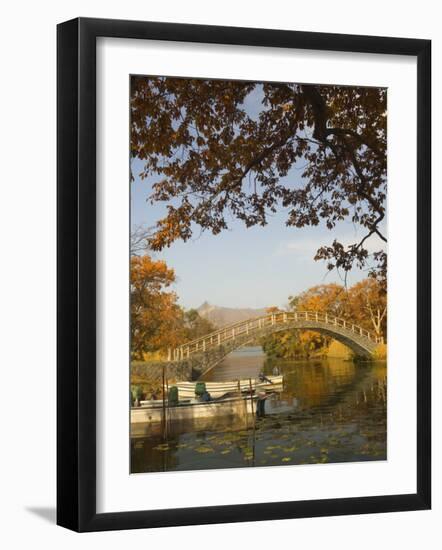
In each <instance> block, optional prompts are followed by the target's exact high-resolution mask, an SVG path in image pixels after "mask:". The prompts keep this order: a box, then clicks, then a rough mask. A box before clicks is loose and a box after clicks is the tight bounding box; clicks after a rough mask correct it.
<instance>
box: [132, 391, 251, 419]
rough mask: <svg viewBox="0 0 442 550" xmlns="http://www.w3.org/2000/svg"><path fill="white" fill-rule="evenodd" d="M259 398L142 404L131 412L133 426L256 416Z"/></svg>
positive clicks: (228, 398)
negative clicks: (173, 403) (171, 405)
mask: <svg viewBox="0 0 442 550" xmlns="http://www.w3.org/2000/svg"><path fill="white" fill-rule="evenodd" d="M257 399H258V397H257V396H252V397H250V396H248V397H227V398H225V399H220V400H214V401H206V402H200V401H196V400H192V401H187V402H184V403H178V405H175V406H173V407H169V406H167V403H165V404H164V405H163V402H162V401H155V402H147V401H144V402H142V406H141V407H132V408H131V410H130V420H131V424H138V423H143V424H149V423H157V422H163V421H164V420H167V421H168V422H173V421H180V420H192V419H196V418H211V417H213V418H215V417H218V416H232V417H234V416H240V417H246V415H249V414H254V412H255V411H256V403H255V401H256V400H257Z"/></svg>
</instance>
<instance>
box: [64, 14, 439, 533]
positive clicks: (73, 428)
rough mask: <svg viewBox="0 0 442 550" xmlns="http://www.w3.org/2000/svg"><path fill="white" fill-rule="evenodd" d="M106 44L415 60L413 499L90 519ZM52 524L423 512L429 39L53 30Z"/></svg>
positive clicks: (92, 22)
mask: <svg viewBox="0 0 442 550" xmlns="http://www.w3.org/2000/svg"><path fill="white" fill-rule="evenodd" d="M98 37H116V38H132V39H151V40H166V41H182V42H196V43H210V44H229V45H238V46H239V45H247V46H267V47H273V48H281V47H283V48H302V49H310V50H324V51H335V52H355V53H377V54H396V55H405V56H414V57H416V58H417V86H418V89H417V174H416V176H417V205H416V206H417V227H418V234H417V246H418V249H417V265H418V267H417V357H416V368H417V395H416V399H417V472H416V476H417V492H416V493H415V494H398V495H385V496H373V497H361V498H337V499H326V500H309V501H293V502H273V503H265V502H263V503H260V504H241V505H226V506H210V507H199V508H181V509H176V508H175V509H167V510H140V511H134V512H118V513H102V514H101V513H97V512H96V476H97V467H96V433H97V432H96V323H97V315H96V287H97V282H96V265H95V264H96V253H97V247H96V242H95V238H94V237H95V234H96V200H97V199H96V39H97V38H98ZM57 46H58V59H57V70H58V76H57V92H58V100H57V116H58V123H57V139H58V147H57V161H58V168H57V179H58V200H57V207H58V243H57V251H58V263H57V277H58V291H57V323H58V337H57V347H58V351H57V365H58V366H57V416H58V419H57V438H58V441H57V464H58V466H57V523H58V524H59V525H61V526H64V527H67V528H69V529H72V530H75V531H103V530H110V529H134V528H146V527H162V526H177V525H195V524H209V523H224V522H241V521H257V520H273V519H284V518H302V517H318V516H326V515H346V514H367V513H375V512H376V513H378V512H396V511H406V510H424V509H429V508H430V506H431V418H430V410H431V391H430V390H431V370H430V360H431V357H430V353H431V352H430V349H431V342H430V338H431V336H430V335H431V326H430V323H431V319H430V317H431V314H430V298H431V296H430V283H431V280H430V278H431V272H430V268H431V260H430V253H431V251H430V244H431V243H430V224H431V221H430V214H431V207H430V198H431V188H430V183H431V182H430V163H431V157H430V155H431V142H430V140H431V128H430V112H431V111H430V101H431V88H430V83H431V73H430V71H431V41H429V40H417V39H408V38H387V37H375V36H352V35H338V34H323V33H312V32H295V31H283V30H267V29H265V30H264V29H254V28H234V27H218V26H202V25H188V24H186V25H185V24H172V23H158V22H139V21H119V20H107V19H88V18H86V19H84V18H79V19H74V20H71V21H67V22H64V23H61V24H60V25H58V28H57Z"/></svg>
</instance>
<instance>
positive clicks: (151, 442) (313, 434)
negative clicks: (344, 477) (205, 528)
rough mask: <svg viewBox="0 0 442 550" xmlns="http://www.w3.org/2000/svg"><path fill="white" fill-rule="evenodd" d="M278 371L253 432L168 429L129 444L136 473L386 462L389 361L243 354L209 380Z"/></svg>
mask: <svg viewBox="0 0 442 550" xmlns="http://www.w3.org/2000/svg"><path fill="white" fill-rule="evenodd" d="M275 366H276V367H278V368H279V370H280V372H281V374H283V375H284V389H283V391H282V393H279V394H277V395H274V396H272V397H271V398H269V399H268V400H267V401H266V404H265V416H264V417H263V418H258V419H256V422H255V425H254V427H253V426H248V429H246V427H245V426H244V424H243V423H242V422H241V421H240V420H238V421H233V422H232V420H228V421H226V420H224V419H222V418H220V419H219V420H218V421H217V422H216V424H214V423H213V421H210V423H208V422H204V421H201V420H200V421H193V422H189V423H186V424H185V425H183V424H180V426H176V427H174V426H171V427H170V429H169V432H168V434H167V439H166V440H165V439H164V437H163V434H162V433H160V431H159V430H157V433H156V434H155V433H152V432H153V430H150V432H149V435H146V436H142V437H137V438H134V439H132V440H131V471H132V473H136V472H157V471H171V470H201V469H210V468H238V467H250V466H255V467H256V466H276V465H278V466H280V465H285V464H286V465H293V464H312V463H314V464H316V463H325V462H360V461H366V460H385V459H386V457H387V449H386V441H387V440H386V421H387V403H386V395H387V383H386V380H387V369H386V364H385V363H383V362H379V363H366V364H365V363H364V364H354V363H352V362H348V361H343V360H340V359H328V360H308V361H293V362H288V361H278V360H272V361H271V360H266V357H265V355H264V354H263V353H262V351H261V348H244V349H242V350H239V351H237V352H235V353H232V354H231V355H230V356H228V357H227V358H226V359H225V360H224V361H223V363H221V364H220V365H219V366H218V367H216V368H215V369H213V370H212V371H210V372H209V373H207V374H206V376H205V379H206V380H213V381H222V380H234V379H237V378H239V377H241V378H248V377H250V378H255V377H256V376H257V375H258V373H259V371H260V370H263V371H264V372H265V374H267V375H269V374H272V372H273V369H274V367H275Z"/></svg>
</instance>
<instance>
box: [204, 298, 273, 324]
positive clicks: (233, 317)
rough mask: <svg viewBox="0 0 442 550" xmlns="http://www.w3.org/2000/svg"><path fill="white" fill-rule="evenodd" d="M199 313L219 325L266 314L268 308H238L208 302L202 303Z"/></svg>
mask: <svg viewBox="0 0 442 550" xmlns="http://www.w3.org/2000/svg"><path fill="white" fill-rule="evenodd" d="M197 311H198V313H199V314H200V315H201V317H205V318H206V319H208V320H209V321H211V322H212V323H213V324H214V325H216V326H217V327H222V326H224V325H230V324H232V323H239V322H240V321H245V320H246V319H251V318H252V317H260V316H261V315H265V312H266V310H265V309H264V308H263V309H251V308H236V307H220V306H213V305H212V304H209V303H208V302H204V304H202V305H200V307H199V308H198V310H197Z"/></svg>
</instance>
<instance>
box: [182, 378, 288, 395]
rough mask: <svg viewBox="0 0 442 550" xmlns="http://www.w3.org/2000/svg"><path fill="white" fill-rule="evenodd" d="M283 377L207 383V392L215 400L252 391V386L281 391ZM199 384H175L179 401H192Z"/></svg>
mask: <svg viewBox="0 0 442 550" xmlns="http://www.w3.org/2000/svg"><path fill="white" fill-rule="evenodd" d="M283 380H284V378H283V376H282V375H280V376H268V377H267V380H264V381H261V380H260V379H259V378H255V379H253V378H252V379H251V380H250V379H248V378H246V379H243V380H233V381H228V382H205V385H206V390H207V391H208V392H209V393H210V395H211V397H213V398H214V399H216V398H218V397H222V396H223V395H226V394H227V393H234V392H238V391H239V389H240V390H241V392H247V391H250V385H251V386H252V390H254V391H275V390H279V391H280V390H281V387H282V384H283ZM196 384H197V382H187V381H184V382H177V383H176V384H173V385H174V386H176V387H177V388H178V396H179V399H180V400H181V399H192V398H193V397H195V385H196Z"/></svg>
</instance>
